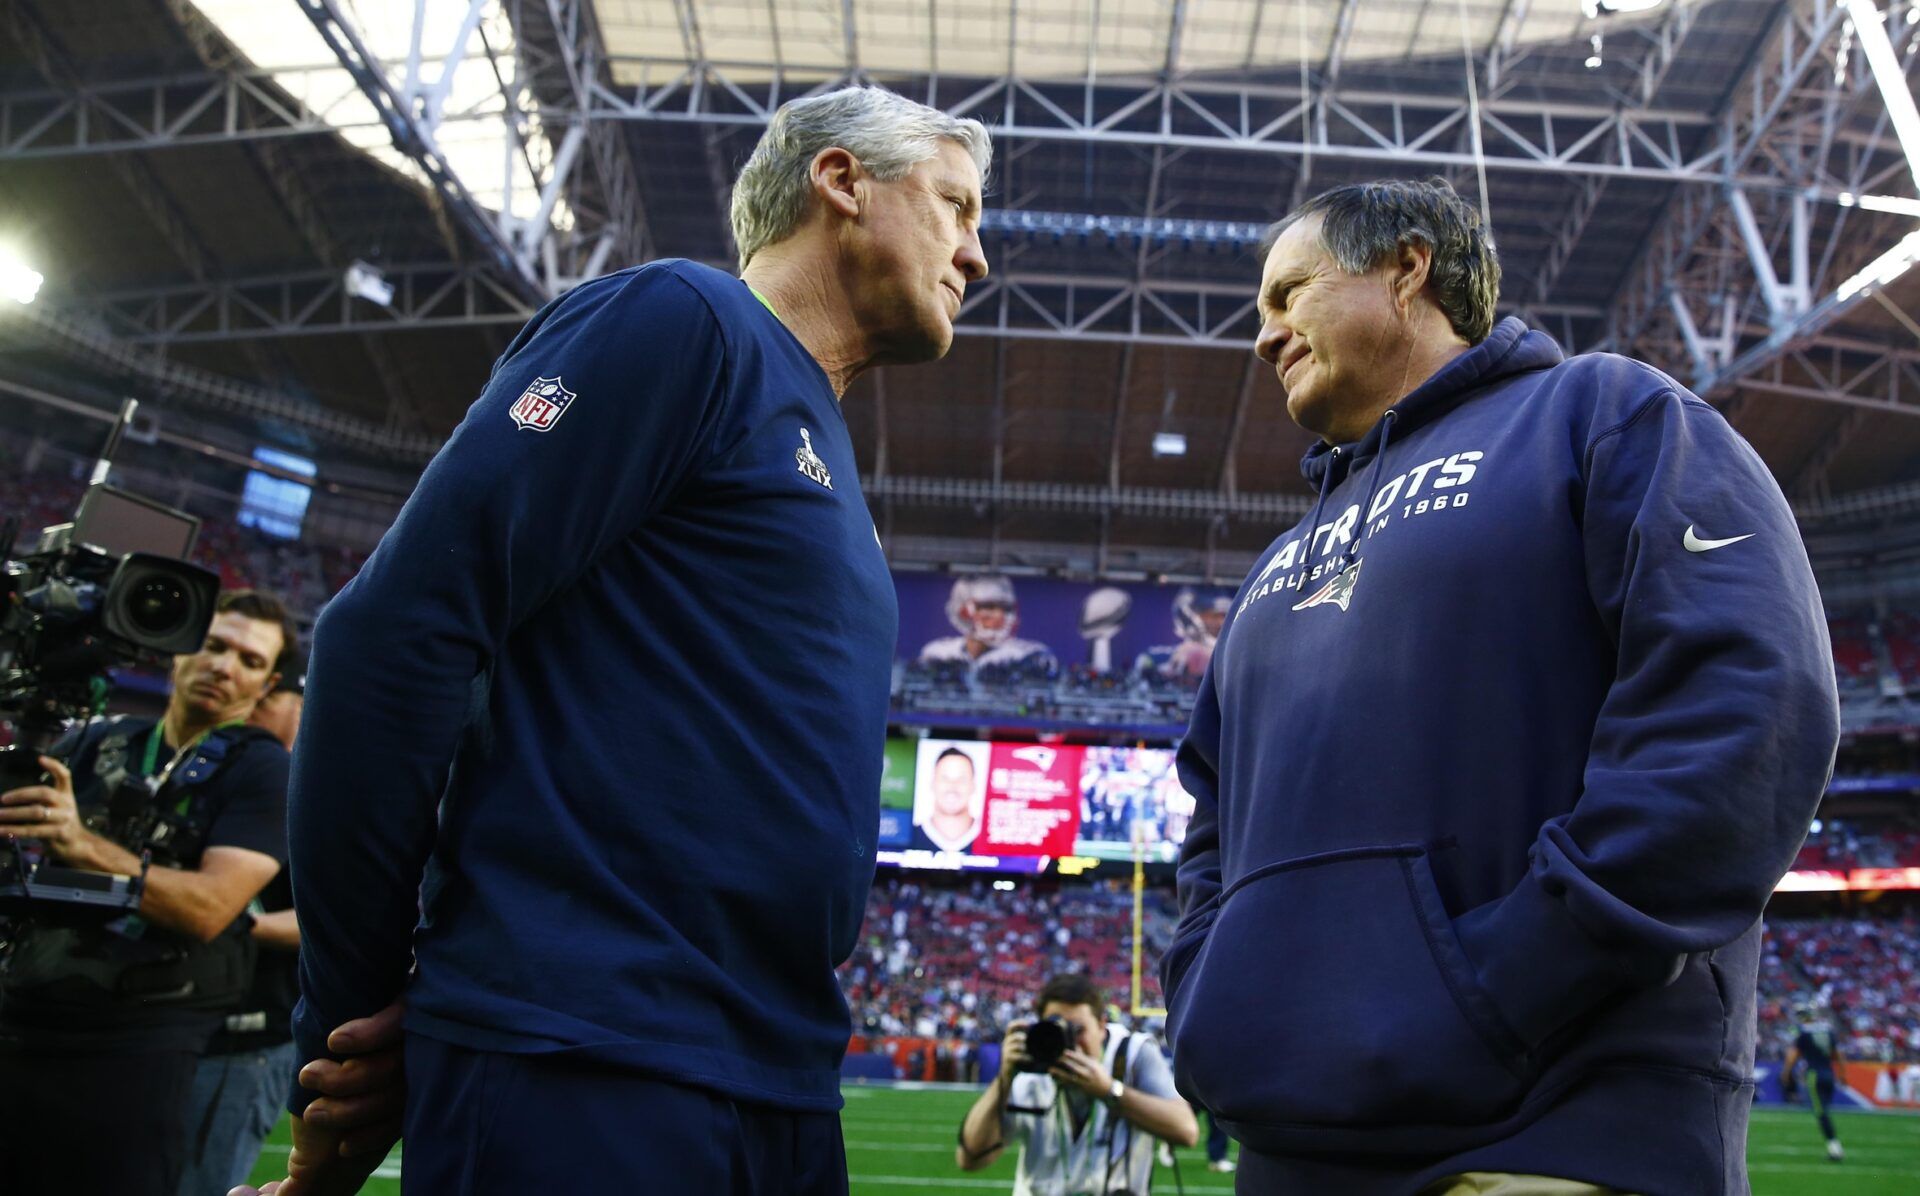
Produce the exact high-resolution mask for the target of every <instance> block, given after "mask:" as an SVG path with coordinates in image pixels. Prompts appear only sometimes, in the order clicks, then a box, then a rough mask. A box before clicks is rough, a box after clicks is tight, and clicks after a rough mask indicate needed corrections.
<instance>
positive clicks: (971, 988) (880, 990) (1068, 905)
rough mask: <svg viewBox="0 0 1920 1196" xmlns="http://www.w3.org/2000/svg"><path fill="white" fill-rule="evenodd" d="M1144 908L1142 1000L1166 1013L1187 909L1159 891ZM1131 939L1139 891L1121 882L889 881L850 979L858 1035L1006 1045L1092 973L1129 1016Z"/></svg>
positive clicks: (849, 966) (876, 893)
mask: <svg viewBox="0 0 1920 1196" xmlns="http://www.w3.org/2000/svg"><path fill="white" fill-rule="evenodd" d="M1144 908H1145V915H1146V916H1145V918H1144V934H1143V946H1144V948H1145V949H1144V952H1143V958H1142V961H1141V973H1142V975H1141V983H1142V991H1141V1004H1142V1006H1144V1007H1147V1008H1158V1007H1159V1005H1160V1002H1161V998H1160V979H1159V969H1160V952H1161V950H1162V949H1163V948H1164V946H1165V944H1166V942H1167V940H1168V938H1169V937H1170V936H1171V934H1172V931H1173V926H1174V922H1175V921H1176V913H1175V910H1174V907H1173V902H1172V896H1171V894H1169V893H1167V892H1165V891H1164V890H1149V891H1148V893H1147V899H1146V901H1145V903H1144ZM1132 940H1133V894H1132V891H1131V890H1130V889H1128V888H1125V887H1123V886H1119V885H1116V884H1113V883H1111V882H1109V883H1105V884H1088V885H1075V886H1072V887H1062V888H1061V889H1060V890H1059V891H1058V892H1051V893H1050V892H1045V891H1040V890H1036V889H1032V888H1027V887H1023V888H1020V889H1016V890H1014V891H1013V892H1003V891H998V890H995V889H993V888H992V887H990V885H989V884H988V882H987V881H985V880H980V879H975V880H974V881H973V882H972V883H971V884H970V885H962V886H957V887H956V886H943V885H933V884H923V883H920V882H918V881H915V880H911V879H907V880H902V879H900V878H898V877H890V878H882V879H881V880H880V881H878V882H877V883H876V884H875V885H874V888H873V892H872V894H871V895H870V896H869V898H868V900H867V919H866V924H865V927H864V928H863V929H862V931H861V942H860V946H859V947H858V948H857V949H856V950H855V951H854V955H853V958H852V959H850V960H848V961H847V963H846V964H844V965H843V966H842V967H841V969H840V983H841V987H842V989H843V990H844V991H845V993H846V996H847V1004H848V1006H849V1007H850V1008H851V1009H852V1010H853V1021H854V1031H855V1033H856V1034H863V1035H872V1036H894V1037H899V1036H910V1037H915V1038H921V1039H956V1038H957V1039H970V1040H972V1041H975V1042H997V1041H999V1039H1000V1037H1001V1035H1002V1034H1004V1033H1005V1032H1006V1029H1007V1027H1008V1026H1010V1025H1012V1024H1014V1023H1016V1022H1018V1021H1020V1020H1022V1019H1024V1018H1027V1017H1030V1016H1031V1015H1032V1005H1031V1001H1032V998H1033V994H1034V992H1035V990H1036V989H1038V988H1039V986H1040V985H1041V984H1042V983H1044V982H1045V980H1046V978H1047V977H1048V976H1051V975H1054V974H1056V973H1060V972H1070V971H1071V972H1084V973H1086V974H1087V975H1089V976H1091V977H1092V978H1093V980H1094V982H1095V983H1096V984H1098V985H1099V986H1100V987H1101V988H1102V989H1103V990H1104V991H1105V992H1106V993H1107V995H1108V999H1109V1000H1110V1001H1111V1002H1113V1003H1115V1004H1118V1005H1120V1006H1121V1007H1122V1008H1125V1007H1126V1006H1127V1004H1128V1002H1129V999H1130V996H1131V987H1132V955H1131V950H1130V944H1131V943H1132Z"/></svg>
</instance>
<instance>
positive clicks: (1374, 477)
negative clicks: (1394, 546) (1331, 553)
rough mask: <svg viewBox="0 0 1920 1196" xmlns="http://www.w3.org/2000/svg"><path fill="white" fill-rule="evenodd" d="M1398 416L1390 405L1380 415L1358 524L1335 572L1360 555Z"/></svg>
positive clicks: (1348, 564) (1344, 570) (1345, 567)
mask: <svg viewBox="0 0 1920 1196" xmlns="http://www.w3.org/2000/svg"><path fill="white" fill-rule="evenodd" d="M1399 418H1400V413H1399V412H1398V411H1395V410H1394V409H1393V408H1391V407H1389V408H1387V413H1386V414H1385V415H1383V416H1381V417H1380V446H1379V447H1378V448H1376V449H1375V450H1374V453H1373V468H1372V469H1369V470H1368V471H1367V474H1368V477H1367V497H1366V501H1365V502H1362V503H1361V504H1360V526H1359V527H1357V528H1355V529H1354V533H1353V538H1352V539H1350V540H1348V541H1347V546H1346V548H1345V549H1343V550H1342V551H1341V553H1340V567H1339V568H1338V569H1336V570H1334V572H1336V573H1344V572H1346V571H1347V569H1348V568H1350V567H1351V566H1352V565H1353V562H1354V561H1356V560H1358V559H1359V557H1360V541H1362V540H1364V539H1366V536H1367V521H1368V520H1369V519H1370V518H1372V515H1373V500H1374V497H1375V496H1376V495H1377V494H1379V492H1380V472H1381V467H1382V466H1384V465H1385V464H1386V462H1387V442H1388V441H1389V440H1391V439H1392V436H1393V421H1394V420H1396V419H1399Z"/></svg>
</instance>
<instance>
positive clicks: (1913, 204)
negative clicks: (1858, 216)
mask: <svg viewBox="0 0 1920 1196" xmlns="http://www.w3.org/2000/svg"><path fill="white" fill-rule="evenodd" d="M1836 198H1837V199H1838V201H1839V204H1840V206H1841V207H1843V208H1865V209H1866V210H1867V211H1869V212H1891V213H1893V214H1894V215H1896V216H1912V217H1915V218H1916V219H1920V199H1907V198H1906V197H1905V196H1900V195H1855V194H1854V193H1853V192H1851V191H1842V192H1841V193H1840V194H1839V195H1838V196H1837V197H1836Z"/></svg>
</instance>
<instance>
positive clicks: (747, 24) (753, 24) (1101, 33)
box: [596, 0, 1704, 85]
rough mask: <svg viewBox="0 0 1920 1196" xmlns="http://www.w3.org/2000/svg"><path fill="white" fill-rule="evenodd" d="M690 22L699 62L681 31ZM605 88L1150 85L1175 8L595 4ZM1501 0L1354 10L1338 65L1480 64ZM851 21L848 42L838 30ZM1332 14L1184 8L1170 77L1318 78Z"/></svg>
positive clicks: (1565, 26) (674, 0) (1569, 7)
mask: <svg viewBox="0 0 1920 1196" xmlns="http://www.w3.org/2000/svg"><path fill="white" fill-rule="evenodd" d="M683 2H684V5H685V10H684V11H685V12H687V13H689V14H691V18H692V24H693V27H694V28H693V33H692V36H693V37H694V38H695V39H697V47H698V48H697V50H696V49H694V48H690V46H689V44H688V43H689V35H688V33H687V31H685V30H683V28H682V21H681V12H682V9H681V7H680V6H681V4H682V3H683ZM596 3H597V11H598V13H599V16H600V28H601V32H602V35H603V37H604V38H605V40H606V44H607V50H608V54H609V57H610V58H611V59H612V60H613V73H614V81H615V82H616V83H621V84H626V85H633V84H637V83H640V82H642V81H643V80H645V81H649V82H659V81H661V80H662V79H663V78H664V77H665V76H664V75H663V74H662V67H663V66H665V65H667V64H677V65H679V66H683V67H684V65H685V64H686V63H688V62H689V61H693V60H695V59H697V58H704V60H705V61H707V62H709V63H713V64H716V65H718V66H720V67H722V68H723V69H724V70H725V71H726V73H727V74H728V75H730V76H732V77H734V78H736V79H738V80H740V81H742V82H748V81H758V80H763V79H765V78H767V77H768V76H769V75H771V74H772V73H773V70H775V69H783V70H786V71H788V72H789V73H793V74H796V75H798V76H799V77H801V78H809V77H826V76H830V75H834V74H839V73H842V72H845V71H847V70H850V69H852V68H853V67H854V66H856V65H857V66H858V67H860V68H861V69H863V70H865V71H866V72H867V73H869V74H871V75H874V76H876V77H881V78H891V77H900V76H909V75H913V76H917V75H927V74H938V75H943V76H952V77H959V78H997V77H1000V76H1002V75H1006V74H1008V73H1009V70H1010V69H1011V72H1012V73H1013V74H1016V75H1018V76H1020V77H1023V78H1027V79H1033V80H1059V79H1081V78H1085V77H1087V76H1088V75H1089V74H1090V73H1091V74H1092V75H1094V76H1096V77H1115V76H1129V77H1137V76H1140V75H1151V74H1157V73H1159V72H1160V71H1162V70H1164V69H1165V68H1166V66H1167V47H1168V44H1169V39H1170V37H1171V35H1172V32H1173V23H1174V17H1175V11H1176V4H1175V0H1057V2H1051V3H1045V4H1040V3H1034V2H1033V0H1027V2H1026V3H1021V2H1020V0H852V3H851V5H850V6H849V5H848V4H847V3H845V2H844V0H596ZM1697 3H1704V0H1668V3H1667V4H1666V5H1662V6H1660V7H1659V8H1655V9H1653V10H1651V11H1649V12H1646V13H1642V14H1634V15H1622V16H1609V17H1606V18H1603V19H1601V20H1599V21H1590V20H1589V19H1588V18H1587V17H1586V16H1585V15H1584V14H1583V12H1582V10H1581V5H1580V3H1579V0H1537V2H1535V3H1533V4H1531V5H1530V6H1529V7H1528V8H1527V9H1526V10H1525V15H1524V18H1523V19H1522V20H1521V21H1520V23H1519V28H1518V29H1517V30H1515V31H1514V35H1515V36H1514V41H1515V44H1516V45H1525V44H1529V43H1533V42H1566V41H1568V40H1571V39H1574V38H1578V37H1583V36H1585V35H1586V34H1587V33H1588V32H1590V31H1592V30H1594V29H1604V30H1605V31H1607V32H1608V33H1613V32H1617V31H1622V30H1625V29H1628V28H1630V27H1632V26H1633V25H1635V24H1642V23H1646V22H1650V21H1658V20H1660V19H1661V18H1662V17H1663V16H1664V15H1665V13H1666V12H1667V10H1668V8H1669V7H1670V6H1671V5H1673V4H1697ZM1509 7H1510V5H1509V0H1356V7H1355V8H1354V10H1353V15H1352V21H1351V22H1350V27H1349V29H1348V31H1347V35H1346V39H1345V41H1344V42H1343V43H1342V44H1341V46H1340V54H1341V57H1342V59H1343V60H1344V61H1349V62H1359V61H1392V60H1397V59H1406V58H1439V57H1444V56H1447V55H1453V54H1459V53H1460V52H1461V45H1462V30H1463V27H1464V32H1465V41H1466V44H1467V45H1468V46H1470V47H1471V48H1472V49H1473V51H1474V52H1475V53H1480V52H1484V51H1485V50H1486V49H1487V47H1489V46H1490V45H1492V44H1493V41H1494V39H1495V38H1496V37H1497V36H1498V35H1499V33H1500V28H1501V25H1502V22H1503V21H1504V19H1505V17H1506V15H1507V12H1508V10H1509ZM849 9H850V11H851V12H852V19H853V29H852V31H851V36H849V31H848V30H847V28H846V20H847V13H848V12H849ZM1340 11H1341V6H1340V4H1338V3H1335V2H1333V0H1187V2H1186V3H1185V5H1184V6H1183V7H1181V8H1180V12H1181V21H1182V28H1181V36H1180V50H1179V53H1178V55H1177V56H1176V60H1175V62H1174V71H1175V73H1177V74H1181V75H1195V74H1209V73H1219V72H1238V71H1262V72H1271V71H1274V70H1297V69H1298V68H1299V66H1300V64H1301V63H1302V62H1303V61H1304V62H1306V63H1307V65H1308V66H1309V67H1311V68H1313V69H1319V68H1320V67H1321V66H1322V65H1323V64H1325V63H1326V62H1327V61H1328V59H1329V58H1330V57H1331V55H1332V53H1333V50H1334V41H1335V33H1336V30H1337V28H1338V25H1339V18H1340Z"/></svg>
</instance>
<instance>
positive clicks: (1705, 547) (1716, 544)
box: [1680, 523, 1760, 552]
mask: <svg viewBox="0 0 1920 1196" xmlns="http://www.w3.org/2000/svg"><path fill="white" fill-rule="evenodd" d="M1759 534H1760V533H1758V532H1748V533H1747V534H1746V535H1744V536H1728V537H1727V538H1726V539H1724V540H1702V539H1701V538H1700V537H1699V536H1696V535H1694V534H1693V524H1691V523H1689V524H1687V534H1686V535H1684V536H1682V537H1680V543H1681V544H1683V545H1685V546H1686V550H1687V551H1688V552H1712V551H1713V550H1714V549H1716V548H1725V547H1726V546H1727V545H1729V544H1738V543H1739V542H1740V541H1742V540H1751V539H1753V538H1754V537H1755V536H1757V535H1759Z"/></svg>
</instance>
